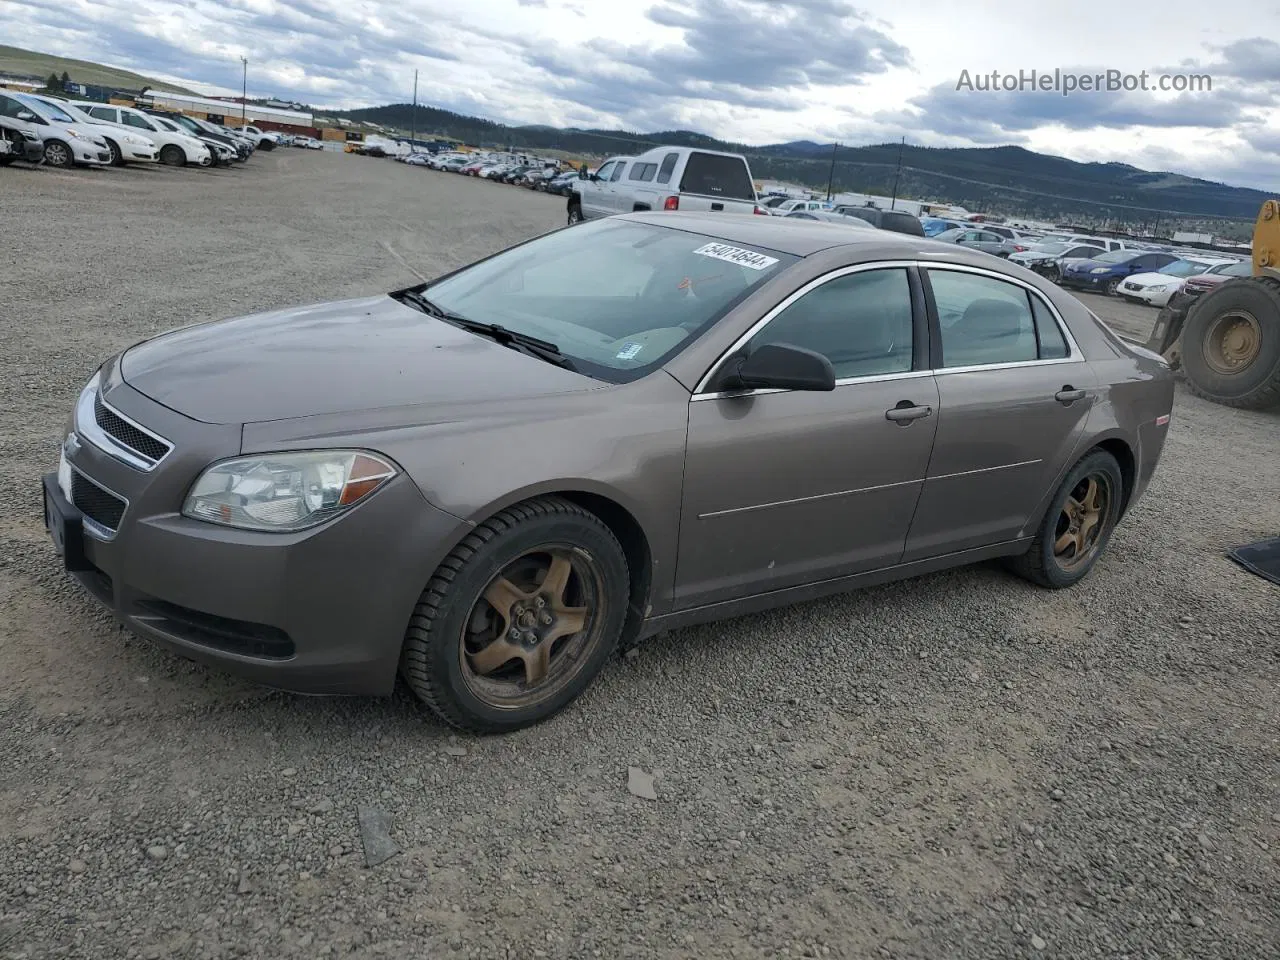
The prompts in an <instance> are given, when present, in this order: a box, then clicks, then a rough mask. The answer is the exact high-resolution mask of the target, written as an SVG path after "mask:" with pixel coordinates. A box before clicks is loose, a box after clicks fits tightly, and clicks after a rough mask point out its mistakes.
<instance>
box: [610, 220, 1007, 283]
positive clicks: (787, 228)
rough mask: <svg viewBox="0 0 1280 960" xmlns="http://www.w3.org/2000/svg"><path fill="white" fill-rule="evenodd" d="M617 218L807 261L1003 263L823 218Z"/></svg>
mask: <svg viewBox="0 0 1280 960" xmlns="http://www.w3.org/2000/svg"><path fill="white" fill-rule="evenodd" d="M617 218H618V219H619V220H631V221H635V222H638V223H652V224H656V225H657V226H660V227H672V228H674V229H676V230H688V231H689V232H691V233H701V234H705V235H706V236H710V237H715V238H717V239H718V240H724V241H726V242H729V243H743V244H747V245H748V246H752V247H763V248H765V249H767V250H777V251H778V252H780V253H786V254H790V255H791V256H794V257H807V256H810V255H812V254H815V253H820V252H821V251H823V250H830V249H832V248H834V247H855V246H861V247H865V248H866V252H867V253H868V254H869V255H870V258H883V259H892V258H902V259H908V260H914V259H930V260H951V261H954V262H956V263H969V264H974V265H976V266H981V267H985V268H987V269H992V270H996V271H997V272H998V271H999V270H1000V269H1001V264H1002V262H1001V261H1000V260H999V258H997V257H993V256H992V255H991V254H989V253H983V252H981V251H971V250H965V249H964V248H962V247H958V246H957V245H956V244H954V243H941V242H938V241H935V240H929V239H926V238H925V237H916V236H912V235H911V234H907V233H895V232H893V231H891V230H877V229H874V228H873V229H870V230H859V229H858V228H856V227H854V228H852V229H850V228H849V227H848V226H846V225H844V224H842V223H827V222H825V221H822V220H801V219H799V218H793V217H758V216H747V215H743V214H723V213H693V212H679V211H670V212H668V211H638V212H636V213H624V214H618V216H617ZM1006 272H1007V271H1006Z"/></svg>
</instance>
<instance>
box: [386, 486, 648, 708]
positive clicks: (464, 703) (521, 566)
mask: <svg viewBox="0 0 1280 960" xmlns="http://www.w3.org/2000/svg"><path fill="white" fill-rule="evenodd" d="M629 594H630V574H629V572H628V568H627V560H626V555H625V554H624V553H623V551H622V547H621V546H620V545H619V544H618V541H617V538H616V537H614V535H613V533H612V532H611V531H610V530H609V528H608V527H607V526H606V525H605V524H604V522H603V521H601V520H600V518H599V517H597V516H596V515H595V514H592V513H590V512H588V511H586V510H584V509H582V508H581V507H579V506H577V505H576V504H573V503H570V502H569V501H568V500H564V499H561V498H560V497H539V498H537V499H534V500H528V501H525V502H524V503H520V504H517V505H515V506H513V507H508V508H507V509H506V510H503V511H502V512H500V513H498V514H496V515H495V516H493V517H492V518H490V519H489V520H486V521H485V522H484V523H482V524H480V525H479V526H477V527H476V528H475V530H474V531H473V532H471V533H470V534H468V535H467V537H466V538H465V539H464V540H463V541H462V542H461V543H460V544H458V546H457V547H455V548H454V550H453V551H452V552H451V553H450V554H449V556H448V557H446V558H445V560H444V562H443V563H441V564H440V567H439V569H437V570H436V572H435V574H434V575H433V576H432V578H431V581H430V582H429V583H428V584H427V587H426V589H425V590H424V591H423V592H422V596H421V597H420V598H419V600H418V605H417V607H416V608H415V610H414V613H413V617H412V618H411V619H410V621H409V628H408V630H407V632H406V634H405V640H404V649H403V652H402V654H401V661H400V669H401V674H402V675H403V676H404V678H405V681H406V682H407V683H408V685H409V687H410V688H411V689H412V690H413V692H414V693H415V694H417V695H418V696H419V697H420V698H421V699H422V700H423V701H425V702H426V703H427V705H428V706H430V707H431V708H432V710H434V711H435V712H436V713H437V714H439V716H440V717H441V718H442V719H444V720H445V721H446V722H448V723H450V724H452V725H453V726H455V727H459V728H461V729H464V730H470V731H473V732H476V733H501V732H505V731H509V730H516V729H519V728H521V727H527V726H529V725H531V724H534V723H538V722H539V721H542V720H545V719H546V718H548V717H550V716H551V715H552V714H554V713H556V712H558V711H559V710H561V709H562V708H564V707H565V706H566V705H567V704H568V703H570V702H571V701H572V700H574V699H575V698H576V697H577V696H578V695H579V694H581V693H582V692H583V691H584V690H585V689H586V688H587V687H588V686H589V685H590V683H591V681H592V680H594V679H595V677H596V674H598V673H599V672H600V670H601V668H602V667H603V666H604V665H605V663H606V662H607V661H608V659H609V657H610V655H611V654H612V653H613V651H614V650H615V649H616V647H617V644H618V640H619V638H620V636H621V634H622V627H623V624H624V622H625V619H626V611H627V600H628V596H629Z"/></svg>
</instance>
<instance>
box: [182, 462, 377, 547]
mask: <svg viewBox="0 0 1280 960" xmlns="http://www.w3.org/2000/svg"><path fill="white" fill-rule="evenodd" d="M396 472H397V471H396V468H395V467H394V466H392V465H391V464H390V463H388V462H387V461H386V460H383V459H382V458H381V457H378V456H375V455H374V454H372V453H366V452H364V451H360V450H314V451H298V452H286V453H269V454H260V455H257V456H252V457H240V458H237V459H235V460H226V461H223V462H222V463H215V464H214V465H213V466H211V467H209V468H208V469H207V470H205V472H204V473H203V474H201V475H200V478H199V479H198V480H197V481H196V482H195V485H194V486H193V487H192V488H191V492H190V494H188V495H187V500H186V503H184V504H183V506H182V513H183V515H184V516H187V517H190V518H192V519H193V520H205V521H208V522H209V523H219V524H222V525H224V526H228V527H237V528H239V529H242V530H267V531H276V532H291V531H295V530H304V529H306V528H307V527H313V526H315V525H316V524H318V523H323V522H324V521H326V520H328V519H329V518H331V517H333V516H335V515H336V514H338V513H341V512H342V511H343V510H346V509H348V508H349V507H351V506H354V505H355V504H356V503H359V502H360V501H361V500H363V499H364V498H365V497H367V496H369V494H371V493H373V492H374V491H375V490H377V489H378V488H379V487H380V486H382V485H383V484H384V483H386V482H387V481H388V480H390V479H391V478H392V477H394V476H395V475H396Z"/></svg>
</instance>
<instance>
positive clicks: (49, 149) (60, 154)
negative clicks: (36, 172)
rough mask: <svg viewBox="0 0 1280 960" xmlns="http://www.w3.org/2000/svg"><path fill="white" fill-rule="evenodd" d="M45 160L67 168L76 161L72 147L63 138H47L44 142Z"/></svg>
mask: <svg viewBox="0 0 1280 960" xmlns="http://www.w3.org/2000/svg"><path fill="white" fill-rule="evenodd" d="M44 162H45V163H46V164H48V165H49V166H51V167H57V168H59V169H65V168H66V167H69V166H71V164H72V163H74V162H75V158H74V155H73V154H72V153H71V148H70V147H68V146H67V145H66V144H65V143H63V142H62V141H61V140H46V141H45V143H44Z"/></svg>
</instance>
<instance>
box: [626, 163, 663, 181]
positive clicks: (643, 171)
mask: <svg viewBox="0 0 1280 960" xmlns="http://www.w3.org/2000/svg"><path fill="white" fill-rule="evenodd" d="M657 172H658V165H657V164H656V163H633V164H632V165H631V179H632V180H641V181H645V182H647V181H649V180H652V179H653V175H654V174H655V173H657Z"/></svg>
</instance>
